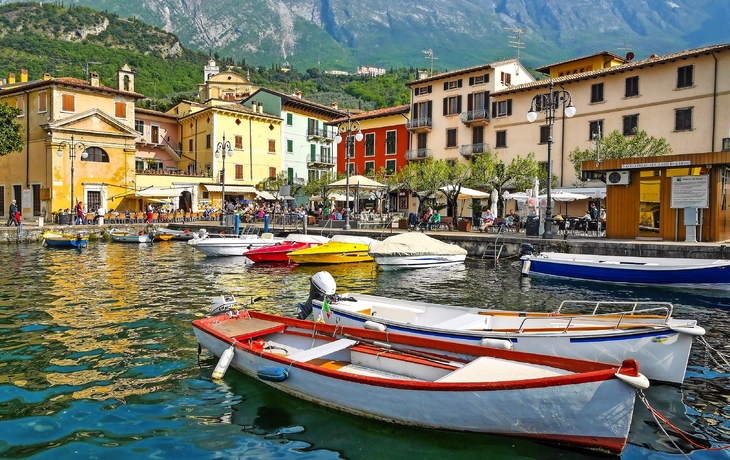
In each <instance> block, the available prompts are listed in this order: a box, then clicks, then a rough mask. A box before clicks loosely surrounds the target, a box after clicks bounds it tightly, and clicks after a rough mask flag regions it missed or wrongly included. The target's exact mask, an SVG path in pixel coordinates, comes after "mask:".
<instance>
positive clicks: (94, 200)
mask: <svg viewBox="0 0 730 460" xmlns="http://www.w3.org/2000/svg"><path fill="white" fill-rule="evenodd" d="M84 204H85V205H86V209H99V207H100V206H101V191H99V190H89V191H88V192H86V203H84Z"/></svg>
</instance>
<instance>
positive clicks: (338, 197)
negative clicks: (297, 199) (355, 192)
mask: <svg viewBox="0 0 730 460" xmlns="http://www.w3.org/2000/svg"><path fill="white" fill-rule="evenodd" d="M329 199H330V201H345V200H347V201H353V199H352V197H350V199H349V200H348V199H347V197H345V195H337V194H335V195H330V196H329ZM309 201H322V197H321V196H319V195H317V196H312V197H309Z"/></svg>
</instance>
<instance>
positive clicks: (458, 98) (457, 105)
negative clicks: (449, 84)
mask: <svg viewBox="0 0 730 460" xmlns="http://www.w3.org/2000/svg"><path fill="white" fill-rule="evenodd" d="M459 82H461V80H459ZM456 113H461V94H459V95H458V96H456Z"/></svg>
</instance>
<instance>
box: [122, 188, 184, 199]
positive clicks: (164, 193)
mask: <svg viewBox="0 0 730 460" xmlns="http://www.w3.org/2000/svg"><path fill="white" fill-rule="evenodd" d="M190 188H191V187H189V186H188V187H179V188H176V187H169V188H157V187H149V188H143V189H141V190H137V192H136V193H135V194H134V195H135V196H138V197H161V198H170V197H173V196H180V194H181V193H182V192H184V191H185V190H190Z"/></svg>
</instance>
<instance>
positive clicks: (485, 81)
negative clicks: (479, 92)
mask: <svg viewBox="0 0 730 460" xmlns="http://www.w3.org/2000/svg"><path fill="white" fill-rule="evenodd" d="M484 83H489V74H488V73H485V74H484Z"/></svg>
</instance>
